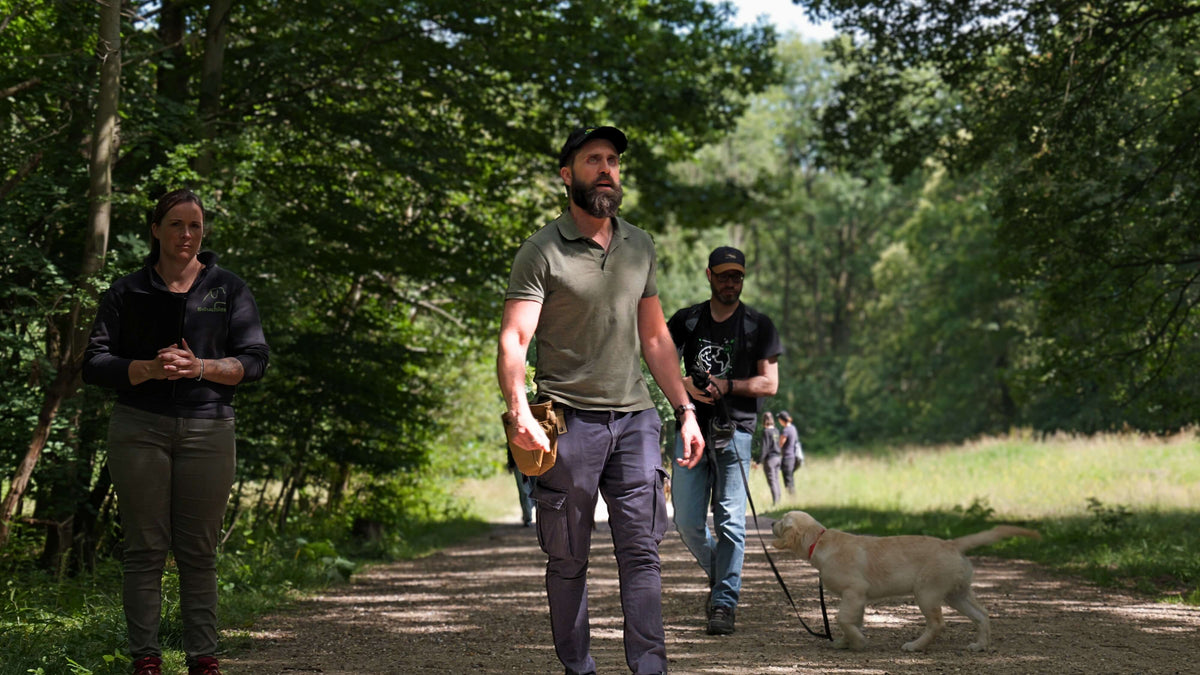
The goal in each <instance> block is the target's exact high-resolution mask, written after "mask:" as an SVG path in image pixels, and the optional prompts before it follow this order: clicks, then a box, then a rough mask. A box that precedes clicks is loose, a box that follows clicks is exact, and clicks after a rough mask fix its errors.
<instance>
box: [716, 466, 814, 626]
mask: <svg viewBox="0 0 1200 675" xmlns="http://www.w3.org/2000/svg"><path fill="white" fill-rule="evenodd" d="M737 465H738V469H740V470H741V472H742V484H743V485H745V486H746V501H747V502H749V503H750V513H751V514H753V515H754V528H755V529H756V530H758V543H759V544H761V545H762V550H763V555H765V556H766V557H767V563H768V564H769V565H770V566H771V571H772V572H774V573H775V580H776V581H778V582H779V587H780V588H782V589H783V594H784V596H785V597H787V600H788V604H790V605H791V606H792V611H793V612H795V613H796V618H797V619H799V620H800V625H801V626H804V630H806V631H808V634H809V635H812V636H813V637H819V638H825V639H826V640H832V639H833V634H832V633H830V632H829V610H827V609H826V608H825V584H823V583H821V573H820V572H817V594H818V595H819V596H820V598H821V620H822V621H823V622H824V623H825V632H824V633H818V632H817V631H815V630H813V629H811V628H809V627H808V624H806V623H804V618H803V617H801V616H800V610H799V609H797V608H796V602H795V601H794V600H792V594H791V593H790V592H789V591H788V587H787V584H785V583H783V576H782V575H781V574H779V568H778V567H776V566H775V561H774V560H773V559H772V558H771V553H770V552H769V551H767V542H766V541H764V540H763V536H762V528H761V527H760V526H759V524H758V512H757V511H755V510H754V499H753V498H752V497H751V496H750V481H749V480H748V479H747V478H746V467H744V466H742V462H741V460H738V463H737Z"/></svg>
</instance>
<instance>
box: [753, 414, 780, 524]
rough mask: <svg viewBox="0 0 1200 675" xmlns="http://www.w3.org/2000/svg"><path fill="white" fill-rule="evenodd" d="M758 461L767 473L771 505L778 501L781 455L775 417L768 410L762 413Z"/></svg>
mask: <svg viewBox="0 0 1200 675" xmlns="http://www.w3.org/2000/svg"><path fill="white" fill-rule="evenodd" d="M758 462H759V463H760V464H762V467H763V472H764V473H765V474H766V475H767V485H768V486H769V487H770V488H771V506H774V505H776V504H778V503H779V467H780V465H781V464H782V463H783V455H782V454H781V453H780V449H779V429H777V428H775V418H774V417H773V416H772V415H771V413H770V412H765V413H763V434H762V447H761V448H759V453H758Z"/></svg>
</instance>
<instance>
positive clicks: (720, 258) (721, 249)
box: [708, 246, 746, 274]
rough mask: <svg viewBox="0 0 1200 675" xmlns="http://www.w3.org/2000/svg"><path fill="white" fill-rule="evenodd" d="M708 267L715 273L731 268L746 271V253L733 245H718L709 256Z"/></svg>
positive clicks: (743, 272)
mask: <svg viewBox="0 0 1200 675" xmlns="http://www.w3.org/2000/svg"><path fill="white" fill-rule="evenodd" d="M708 269H710V270H712V271H713V274H722V273H724V272H728V271H730V270H737V271H739V272H741V273H742V274H745V273H746V255H745V254H744V253H742V252H741V251H739V250H737V249H736V248H734V247H732V246H718V247H717V248H716V249H714V250H713V252H712V253H711V254H709V256H708Z"/></svg>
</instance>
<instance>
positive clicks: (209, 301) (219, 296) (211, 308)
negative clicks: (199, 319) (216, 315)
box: [196, 286, 227, 312]
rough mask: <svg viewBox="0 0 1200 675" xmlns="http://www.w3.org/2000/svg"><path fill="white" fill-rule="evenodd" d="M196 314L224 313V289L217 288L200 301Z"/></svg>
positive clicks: (222, 287) (221, 287)
mask: <svg viewBox="0 0 1200 675" xmlns="http://www.w3.org/2000/svg"><path fill="white" fill-rule="evenodd" d="M196 311H197V312H225V311H227V310H226V309H225V287H224V286H217V287H216V288H214V289H211V290H210V291H209V292H208V295H206V296H204V297H203V298H201V300H200V306H199V307H197V308H196Z"/></svg>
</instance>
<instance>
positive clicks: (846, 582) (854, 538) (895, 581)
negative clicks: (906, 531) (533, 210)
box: [771, 511, 1041, 652]
mask: <svg viewBox="0 0 1200 675" xmlns="http://www.w3.org/2000/svg"><path fill="white" fill-rule="evenodd" d="M771 531H772V532H773V533H774V534H775V542H774V545H775V547H776V548H780V549H785V550H789V551H795V552H796V553H799V554H800V555H802V556H805V557H806V558H807V559H808V561H809V562H810V563H812V566H813V567H815V568H817V571H819V572H820V573H821V581H822V582H823V583H824V584H825V586H826V587H827V588H828V589H829V590H830V591H832V592H833V593H835V594H836V595H837V596H838V597H840V598H841V603H840V605H839V606H838V614H837V625H838V626H839V627H840V628H841V629H842V636H841V637H840V638H838V640H837V641H836V642H835V643H834V646H835V647H837V648H839V649H846V648H852V649H860V648H862V647H863V645H865V644H866V640H865V639H864V638H863V634H862V625H863V612H864V611H865V609H866V605H867V603H868V602H870V601H872V600H878V599H880V598H887V597H894V596H898V595H909V594H911V595H914V596H916V599H917V606H918V607H920V608H921V613H922V614H924V615H925V621H926V623H925V631H924V632H923V633H921V635H920V637H918V638H917V639H916V640H913V641H912V642H907V643H905V644H904V647H903V649H904V650H905V651H909V652H915V651H920V650H922V649H924V648H925V647H926V646H927V645H928V644H929V643H930V642H931V641H932V640H933V639H934V638H935V637H937V635H938V633H940V632H941V631H942V628H943V626H944V625H945V622H944V621H943V620H942V605H950V606H951V607H953V608H954V609H956V610H958V611H959V612H961V613H963V614H965V615H966V616H967V617H969V618H970V619H971V621H973V622H975V626H976V629H977V631H978V635H977V637H976V639H975V641H974V642H972V643H971V644H970V649H971V650H972V651H984V650H986V649H987V648H988V643H989V641H990V629H989V626H988V616H987V612H986V611H985V610H984V609H983V607H982V606H981V605H980V604H979V601H978V600H977V599H976V598H975V593H974V591H972V590H971V576H972V575H973V574H974V570H973V569H972V567H971V563H970V561H968V560H967V558H966V556H965V555H963V553H964V552H966V551H969V550H971V549H973V548H976V547H979V546H986V545H988V544H994V543H996V542H998V541H1000V540H1002V539H1007V538H1009V537H1029V538H1031V539H1041V535H1040V534H1038V533H1037V532H1035V531H1033V530H1027V529H1025V528H1022V527H1014V526H1012V525H1001V526H999V527H993V528H992V529H990V530H987V531H984V532H978V533H976V534H970V535H967V536H965V537H959V538H958V539H950V540H946V539H938V538H937V537H924V536H919V535H905V536H899V537H869V536H863V535H857V534H849V533H847V532H839V531H837V530H826V529H825V528H824V527H822V526H821V524H820V523H818V522H817V520H816V519H815V518H813V517H812V516H810V515H808V514H807V513H805V512H803V511H791V512H789V513H786V514H784V516H783V517H782V518H780V519H779V520H777V521H775V524H774V525H773V526H772V527H771Z"/></svg>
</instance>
